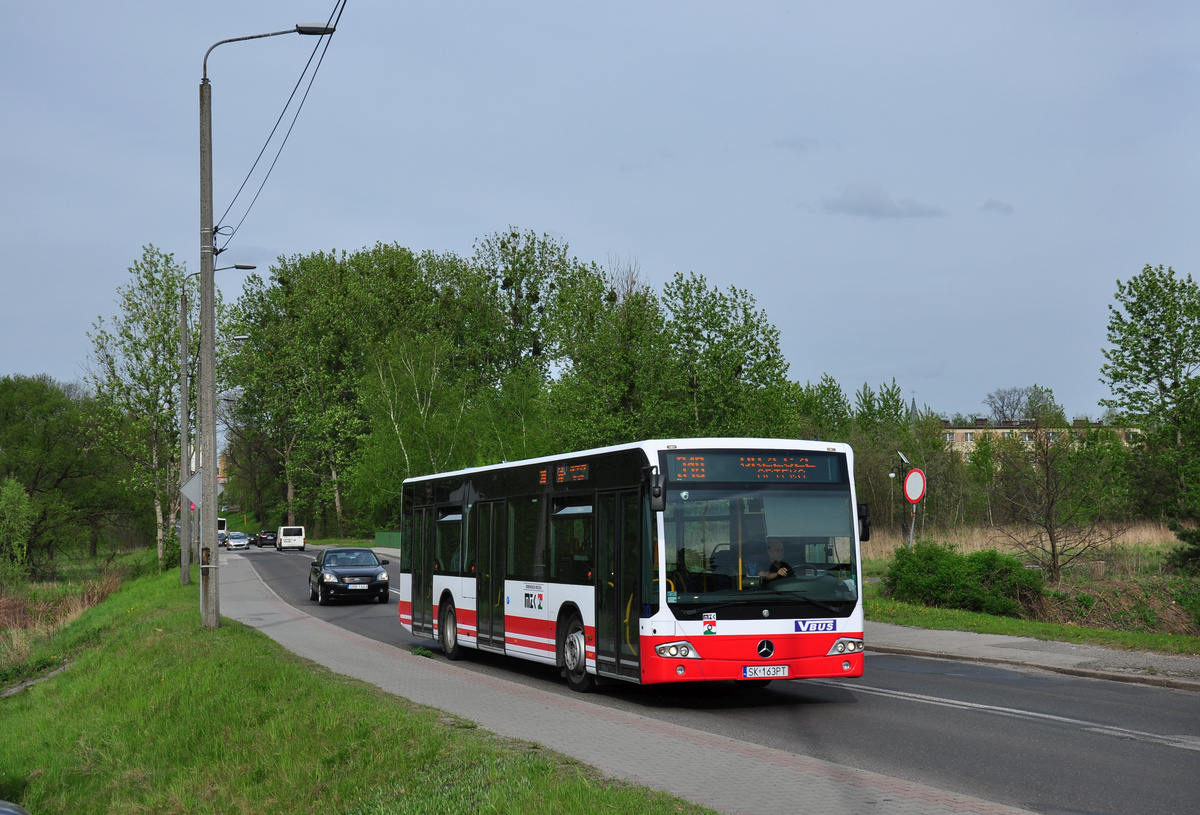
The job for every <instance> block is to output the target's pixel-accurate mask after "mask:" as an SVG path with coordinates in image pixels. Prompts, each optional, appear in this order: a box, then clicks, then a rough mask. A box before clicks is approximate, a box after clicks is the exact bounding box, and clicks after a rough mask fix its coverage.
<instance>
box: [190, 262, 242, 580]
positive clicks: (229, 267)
mask: <svg viewBox="0 0 1200 815" xmlns="http://www.w3.org/2000/svg"><path fill="white" fill-rule="evenodd" d="M257 268H258V267H257V266H255V265H253V264H250V263H235V264H233V265H232V266H222V267H221V268H220V269H213V271H214V272H222V271H224V270H226V269H242V270H247V271H248V270H252V269H257ZM198 274H200V273H199V272H192V273H191V274H187V275H184V276H183V281H182V282H181V283H180V284H179V486H180V488H181V489H182V488H183V485H184V484H185V483H187V480H188V479H189V478H191V477H192V449H191V447H192V445H191V442H192V438H191V436H192V434H191V428H190V426H189V424H190V422H189V419H190V418H191V410H190V407H189V405H188V372H187V366H188V306H187V280H188V278H189V277H195V276H196V275H198ZM190 504H191V501H190V499H188V497H187V496H185V495H180V496H179V584H180V585H181V586H186V585H187V584H188V583H190V582H191V580H192V513H191V510H190V509H189V505H190Z"/></svg>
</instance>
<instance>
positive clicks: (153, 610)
mask: <svg viewBox="0 0 1200 815" xmlns="http://www.w3.org/2000/svg"><path fill="white" fill-rule="evenodd" d="M198 583H199V581H198V580H194V581H193V583H192V584H191V585H190V586H186V587H181V586H180V585H179V577H178V573H177V572H168V573H165V574H162V575H155V576H151V577H144V578H141V579H138V580H135V581H133V582H131V583H129V584H127V585H126V586H125V587H124V588H122V589H120V590H119V591H117V592H116V593H115V594H113V595H111V596H110V597H109V598H108V599H107V600H106V601H105V602H103V603H101V604H100V605H98V606H96V607H94V608H92V609H91V610H89V611H88V612H86V613H85V614H84V615H83V616H82V617H80V618H79V619H77V620H76V621H75V622H73V623H71V624H69V625H67V626H66V627H65V628H63V629H62V630H61V631H59V632H58V633H57V634H56V635H54V636H53V637H52V638H51V639H50V640H48V641H47V642H44V643H41V644H39V646H38V653H39V654H42V655H43V656H44V655H50V656H52V657H54V660H52V661H56V662H58V663H60V664H61V663H62V662H63V661H66V662H67V663H68V667H67V669H66V670H65V671H63V672H62V673H60V674H58V675H56V676H54V677H52V678H50V679H47V680H45V681H43V682H40V683H38V684H36V685H33V686H31V687H29V688H27V689H26V690H24V691H22V692H20V693H17V694H15V695H13V696H10V697H8V698H5V699H0V733H3V734H4V736H3V739H0V799H7V800H12V801H16V802H18V803H21V804H22V805H24V806H25V807H26V808H28V809H30V810H31V811H33V812H36V813H38V815H52V813H88V812H156V813H184V812H187V813H217V812H222V813H223V812H254V813H286V814H287V815H292V814H293V813H305V812H314V813H315V812H320V813H327V812H328V813H355V814H356V815H357V814H361V815H392V813H451V812H482V813H500V812H521V813H547V814H549V813H559V812H589V813H590V812H606V813H630V815H632V814H633V813H643V812H650V813H680V812H689V813H691V812H695V813H699V812H706V811H707V810H703V809H701V808H699V807H696V806H693V805H691V804H688V803H686V802H682V801H680V800H679V799H675V798H671V797H669V796H667V795H664V794H661V793H656V792H653V791H650V790H648V789H645V788H640V787H633V786H629V785H625V784H622V783H617V782H613V781H611V780H605V779H602V778H600V777H598V776H597V774H596V773H595V772H594V771H593V770H591V769H590V768H588V767H586V766H584V765H581V764H579V763H577V762H575V761H572V760H571V759H568V758H565V757H563V756H561V755H557V754H554V753H551V752H549V751H546V750H544V749H541V748H539V747H537V746H536V745H531V744H526V743H515V742H509V741H505V740H501V739H499V738H497V737H495V736H493V735H491V734H488V733H486V732H483V731H480V730H478V729H475V728H474V726H473V725H471V724H470V723H469V722H464V721H462V720H459V719H456V718H454V717H450V716H447V715H446V714H443V713H440V712H438V711H436V710H432V709H428V708H421V707H417V706H414V705H412V704H411V703H409V702H407V701H405V700H403V699H400V698H397V697H394V696H391V695H388V694H386V693H383V692H382V691H380V690H379V689H377V688H375V687H374V686H371V685H368V684H366V683H362V682H359V681H356V680H352V679H348V678H346V677H342V676H339V675H337V674H335V673H332V672H331V671H328V670H326V669H324V668H322V667H320V666H316V665H314V664H312V663H310V662H307V661H304V660H301V659H299V658H297V657H295V656H294V655H292V654H291V653H289V652H287V651H285V650H283V649H282V648H281V647H280V646H278V645H277V644H276V643H275V642H273V641H272V640H270V639H269V638H267V637H266V636H264V635H263V634H261V633H259V632H258V631H255V630H254V629H251V628H247V627H245V626H243V625H241V624H239V623H237V622H234V621H230V620H223V621H222V625H221V627H220V628H218V629H217V630H215V631H206V630H204V629H202V628H201V627H200V625H199V613H198V611H197V607H198V602H199V598H198V588H197V586H198Z"/></svg>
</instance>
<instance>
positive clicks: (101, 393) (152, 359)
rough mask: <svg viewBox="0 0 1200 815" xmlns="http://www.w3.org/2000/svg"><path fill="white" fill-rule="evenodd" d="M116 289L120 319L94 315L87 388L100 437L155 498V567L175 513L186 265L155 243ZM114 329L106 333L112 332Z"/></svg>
mask: <svg viewBox="0 0 1200 815" xmlns="http://www.w3.org/2000/svg"><path fill="white" fill-rule="evenodd" d="M129 272H130V274H131V275H132V278H133V279H132V280H131V281H130V282H129V283H127V284H125V285H123V286H119V287H118V288H117V305H118V314H117V315H116V316H115V317H113V318H112V321H111V322H110V323H106V322H105V320H104V318H103V317H99V318H98V319H97V321H96V323H95V324H94V326H93V328H94V332H89V333H88V337H89V338H90V339H91V341H92V358H91V364H90V367H89V370H88V374H87V381H88V384H89V385H90V386H91V387H92V388H93V390H94V391H95V394H96V397H97V399H98V401H99V404H100V405H101V407H102V409H103V411H102V414H101V416H102V422H101V425H100V434H101V438H102V440H103V443H104V444H106V445H107V447H108V449H109V450H111V451H113V452H114V453H115V454H117V455H119V456H121V457H122V458H123V459H124V460H125V462H126V465H127V469H126V483H127V484H128V486H129V487H130V488H131V489H135V490H139V491H144V493H145V494H147V495H149V497H150V499H151V500H152V501H153V506H154V519H155V529H156V532H155V537H156V539H157V543H158V564H159V568H160V569H161V568H164V567H165V540H166V536H167V531H168V530H169V529H170V528H171V526H172V524H173V522H174V518H175V513H176V512H177V511H178V510H179V502H180V498H179V453H180V451H179V394H178V393H177V392H176V384H177V383H178V381H179V293H180V290H181V287H182V286H183V284H184V280H185V274H186V271H185V268H184V266H183V265H182V264H179V263H176V261H175V257H174V256H173V255H171V254H170V253H164V252H162V251H160V250H159V249H157V248H156V247H155V246H154V245H153V244H149V245H147V246H145V247H143V249H142V257H141V259H140V260H138V261H136V262H135V263H134V264H133V265H132V266H130V267H129ZM110 327H111V330H110Z"/></svg>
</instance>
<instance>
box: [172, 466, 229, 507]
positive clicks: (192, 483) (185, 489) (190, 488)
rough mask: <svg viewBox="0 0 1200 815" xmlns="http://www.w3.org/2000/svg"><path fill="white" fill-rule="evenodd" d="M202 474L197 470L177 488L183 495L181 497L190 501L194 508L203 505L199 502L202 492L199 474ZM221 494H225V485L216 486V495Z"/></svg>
mask: <svg viewBox="0 0 1200 815" xmlns="http://www.w3.org/2000/svg"><path fill="white" fill-rule="evenodd" d="M203 472H204V471H203V470H197V471H196V472H194V473H192V477H191V478H189V479H188V480H187V481H185V482H183V486H181V487H180V488H179V491H180V492H182V493H183V497H184V498H186V499H188V500H189V501H191V502H192V503H193V504H195V505H196V506H200V504H202V503H203V502H202V501H201V500H200V497H201V495H200V494H201V492H202V489H201V480H202V479H203V478H204V476H203V475H201V473H203ZM223 492H225V485H224V484H217V495H220V494H221V493H223Z"/></svg>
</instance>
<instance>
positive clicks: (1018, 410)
mask: <svg viewBox="0 0 1200 815" xmlns="http://www.w3.org/2000/svg"><path fill="white" fill-rule="evenodd" d="M983 403H984V404H985V405H987V407H988V410H990V411H991V412H992V421H993V422H994V423H995V424H997V425H1002V424H1009V423H1012V422H1019V421H1020V420H1022V419H1028V418H1030V417H1032V416H1033V415H1034V414H1038V413H1040V414H1043V415H1044V414H1046V412H1047V411H1052V410H1055V409H1057V410H1058V412H1061V410H1062V409H1061V408H1059V407H1058V406H1057V404H1055V402H1054V394H1053V393H1052V392H1051V391H1050V390H1049V389H1047V388H1043V387H1041V386H1040V385H1030V386H1027V387H1022V388H1016V387H1013V388H997V389H996V390H994V391H992V392H991V393H989V394H988V395H987V398H986V399H984V400H983Z"/></svg>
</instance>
